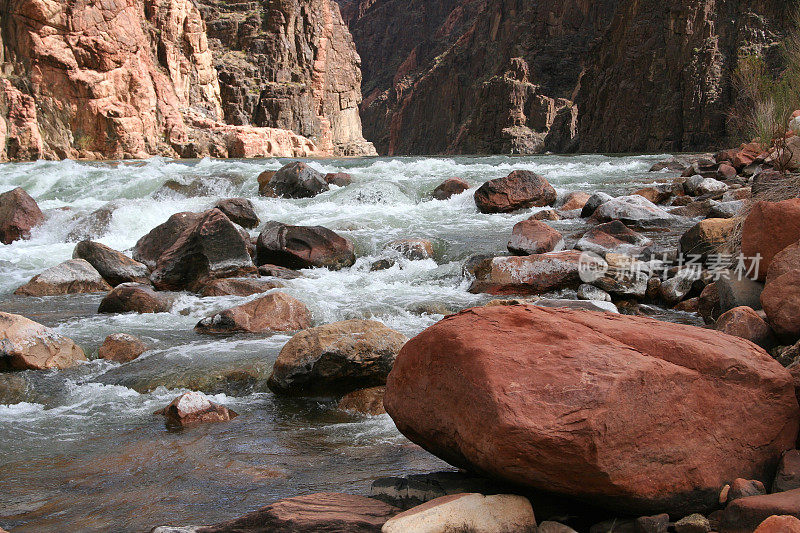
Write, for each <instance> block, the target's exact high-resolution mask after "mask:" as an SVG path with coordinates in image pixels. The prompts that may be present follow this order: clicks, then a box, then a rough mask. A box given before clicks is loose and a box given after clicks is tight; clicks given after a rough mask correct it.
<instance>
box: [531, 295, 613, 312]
mask: <svg viewBox="0 0 800 533" xmlns="http://www.w3.org/2000/svg"><path fill="white" fill-rule="evenodd" d="M530 303H531V304H533V305H536V306H539V307H561V308H566V309H585V310H587V311H606V312H609V313H619V310H618V309H617V306H616V305H614V304H612V303H611V302H606V301H603V300H563V299H556V298H542V299H541V300H535V301H532V302H530Z"/></svg>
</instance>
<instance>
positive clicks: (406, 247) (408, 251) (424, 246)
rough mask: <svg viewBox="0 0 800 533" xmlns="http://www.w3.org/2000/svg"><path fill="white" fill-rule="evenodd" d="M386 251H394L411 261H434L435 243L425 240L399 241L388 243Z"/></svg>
mask: <svg viewBox="0 0 800 533" xmlns="http://www.w3.org/2000/svg"><path fill="white" fill-rule="evenodd" d="M384 249H386V250H394V251H395V252H397V253H399V254H400V255H402V256H403V257H405V258H406V259H410V260H411V261H421V260H423V259H433V243H432V242H431V241H427V240H425V239H397V240H396V241H392V242H390V243H388V244H387V245H386V246H385V247H384Z"/></svg>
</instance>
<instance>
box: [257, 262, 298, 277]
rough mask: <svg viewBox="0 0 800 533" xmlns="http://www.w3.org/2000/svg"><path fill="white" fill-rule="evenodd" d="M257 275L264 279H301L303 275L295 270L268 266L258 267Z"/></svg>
mask: <svg viewBox="0 0 800 533" xmlns="http://www.w3.org/2000/svg"><path fill="white" fill-rule="evenodd" d="M258 273H259V274H260V275H262V276H265V277H271V278H278V279H297V278H302V277H303V274H302V273H301V272H298V271H297V270H292V269H291V268H286V267H282V266H278V265H270V264H266V265H259V267H258Z"/></svg>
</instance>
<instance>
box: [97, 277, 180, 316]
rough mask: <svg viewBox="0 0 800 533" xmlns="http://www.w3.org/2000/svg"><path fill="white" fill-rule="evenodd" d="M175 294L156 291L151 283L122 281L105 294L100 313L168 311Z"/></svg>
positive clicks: (99, 309) (98, 310) (173, 301)
mask: <svg viewBox="0 0 800 533" xmlns="http://www.w3.org/2000/svg"><path fill="white" fill-rule="evenodd" d="M173 303H175V295H174V294H171V293H169V292H161V291H159V292H156V291H155V290H154V289H153V287H152V286H151V285H149V284H147V285H145V284H142V283H122V284H120V285H117V286H116V287H114V290H112V291H111V292H109V293H108V294H106V295H105V297H104V298H103V300H102V301H101V302H100V307H99V308H98V309H97V312H98V313H168V312H169V311H170V309H172V304H173Z"/></svg>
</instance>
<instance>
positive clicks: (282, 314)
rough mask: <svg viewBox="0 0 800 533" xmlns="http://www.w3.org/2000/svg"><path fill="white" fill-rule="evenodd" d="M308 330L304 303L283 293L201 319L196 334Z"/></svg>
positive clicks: (309, 324)
mask: <svg viewBox="0 0 800 533" xmlns="http://www.w3.org/2000/svg"><path fill="white" fill-rule="evenodd" d="M310 326H311V312H310V311H309V310H308V308H307V307H306V306H305V304H303V302H301V301H299V300H297V299H295V298H292V297H291V296H289V295H288V294H286V293H283V292H274V293H272V294H268V295H266V296H262V297H261V298H257V299H255V300H252V301H250V302H247V303H245V304H242V305H237V306H236V307H231V308H230V309H225V310H224V311H220V312H219V313H216V314H214V315H211V316H209V317H206V318H204V319H202V320H201V321H200V322H198V323H197V325H196V326H195V327H194V329H195V331H197V332H198V333H205V334H214V333H234V332H244V333H261V332H266V331H297V330H299V329H305V328H307V327H310Z"/></svg>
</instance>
